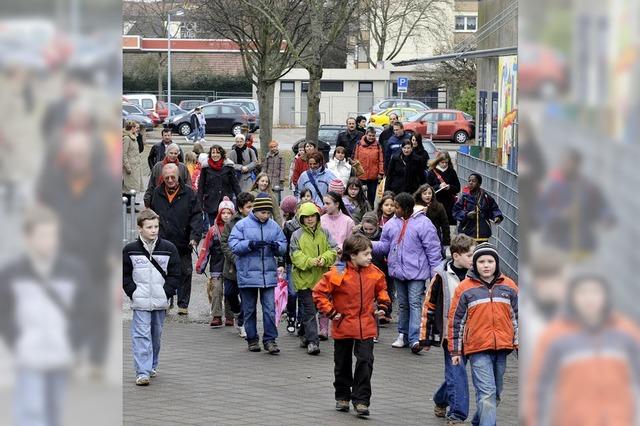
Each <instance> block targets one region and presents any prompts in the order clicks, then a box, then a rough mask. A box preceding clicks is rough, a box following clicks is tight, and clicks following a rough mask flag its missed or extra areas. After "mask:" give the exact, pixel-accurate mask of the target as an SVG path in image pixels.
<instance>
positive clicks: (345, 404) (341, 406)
mask: <svg viewBox="0 0 640 426" xmlns="http://www.w3.org/2000/svg"><path fill="white" fill-rule="evenodd" d="M336 410H337V411H343V412H345V413H346V412H348V411H349V401H346V400H345V401H336Z"/></svg>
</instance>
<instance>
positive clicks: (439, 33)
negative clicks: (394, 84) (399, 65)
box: [356, 0, 452, 67]
mask: <svg viewBox="0 0 640 426" xmlns="http://www.w3.org/2000/svg"><path fill="white" fill-rule="evenodd" d="M363 2H364V6H365V7H364V11H363V14H362V15H361V20H360V24H361V29H360V31H357V32H356V40H357V41H358V45H360V46H362V47H363V49H364V51H365V53H366V56H367V60H368V61H369V63H370V64H371V65H372V66H374V67H375V66H376V64H377V63H378V62H380V61H391V60H393V59H394V58H395V57H396V56H398V54H399V53H400V52H401V51H402V49H403V48H404V46H405V44H406V43H407V41H409V40H411V39H412V38H414V37H416V36H417V35H419V34H420V35H424V34H426V35H428V36H429V38H432V39H434V40H437V41H440V40H444V39H445V37H446V29H447V26H448V25H449V23H448V22H447V20H446V16H447V15H448V13H447V11H448V10H449V9H450V7H451V4H452V0H410V1H407V0H363ZM423 38H424V37H423Z"/></svg>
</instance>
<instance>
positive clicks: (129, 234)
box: [122, 190, 138, 247]
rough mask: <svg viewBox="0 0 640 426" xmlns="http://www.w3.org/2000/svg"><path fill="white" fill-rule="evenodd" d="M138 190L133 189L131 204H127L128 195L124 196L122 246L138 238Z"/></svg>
mask: <svg viewBox="0 0 640 426" xmlns="http://www.w3.org/2000/svg"><path fill="white" fill-rule="evenodd" d="M135 201H136V191H134V190H131V206H130V207H129V206H127V204H128V202H129V201H128V199H127V197H122V246H123V247H124V246H125V245H127V243H129V242H131V241H133V240H135V239H136V238H138V227H137V224H136V206H135Z"/></svg>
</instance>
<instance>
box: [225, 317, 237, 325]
mask: <svg viewBox="0 0 640 426" xmlns="http://www.w3.org/2000/svg"><path fill="white" fill-rule="evenodd" d="M234 325H235V321H234V320H233V317H231V318H225V320H224V326H225V327H233V326H234Z"/></svg>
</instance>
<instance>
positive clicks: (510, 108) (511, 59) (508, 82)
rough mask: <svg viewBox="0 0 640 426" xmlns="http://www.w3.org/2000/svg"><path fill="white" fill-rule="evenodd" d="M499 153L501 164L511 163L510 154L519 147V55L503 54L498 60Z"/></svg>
mask: <svg viewBox="0 0 640 426" xmlns="http://www.w3.org/2000/svg"><path fill="white" fill-rule="evenodd" d="M498 77H499V79H500V80H499V86H498V93H499V95H498V148H499V149H498V150H499V152H500V154H498V158H499V164H500V165H501V166H503V167H505V166H507V164H509V156H510V155H511V153H512V150H513V149H514V148H516V147H517V137H518V130H517V123H516V120H517V115H518V100H517V93H518V57H517V56H515V55H514V56H501V57H500V58H499V61H498Z"/></svg>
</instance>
